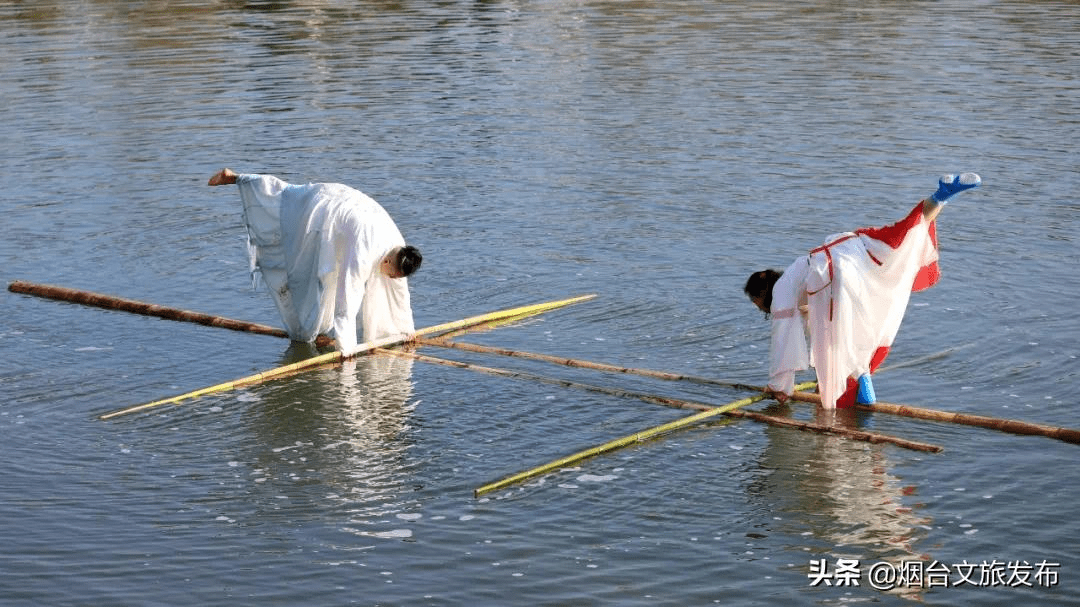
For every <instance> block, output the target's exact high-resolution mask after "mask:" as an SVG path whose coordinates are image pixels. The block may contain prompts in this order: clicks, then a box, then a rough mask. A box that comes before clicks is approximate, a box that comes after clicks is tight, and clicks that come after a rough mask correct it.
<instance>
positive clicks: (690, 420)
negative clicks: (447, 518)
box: [473, 394, 768, 497]
mask: <svg viewBox="0 0 1080 607" xmlns="http://www.w3.org/2000/svg"><path fill="white" fill-rule="evenodd" d="M766 398H768V397H767V396H766V395H765V394H757V395H754V396H749V397H747V398H742V399H739V400H736V401H732V402H730V403H727V404H726V405H722V406H719V407H713V408H711V409H708V410H705V411H701V412H700V413H695V414H694V415H690V416H688V417H683V418H681V419H677V420H675V421H672V422H668V423H666V424H661V425H659V426H654V427H652V428H649V429H647V430H641V431H640V432H634V433H633V434H628V435H626V436H623V437H621V438H617V439H615V440H611V441H608V442H606V443H604V444H602V445H598V446H596V447H592V448H590V449H585V450H583V451H578V452H577V453H573V454H571V455H567V456H566V457H560V458H559V459H557V460H555V461H553V462H549V463H547V464H544V465H542V466H537V467H535V468H531V469H529V470H526V471H524V472H519V473H517V474H512V475H510V476H507V477H505V478H502V479H500V480H497V481H495V482H492V483H488V484H486V485H482V486H480V487H477V488H476V490H475V491H474V492H473V493H474V495H475V496H476V497H480V496H481V495H484V494H486V493H491V492H492V491H498V490H499V489H503V488H505V487H508V486H510V485H513V484H515V483H520V482H522V481H526V480H528V479H530V478H535V477H537V476H540V475H543V474H547V473H549V472H552V471H554V470H558V469H560V468H565V467H566V466H570V465H573V464H576V463H577V462H580V461H582V460H585V459H588V458H590V457H595V456H597V455H600V454H602V453H608V452H611V451H615V450H616V449H621V448H623V447H626V446H628V445H633V444H635V443H639V442H642V441H645V440H649V439H650V438H653V437H656V436H659V435H661V434H666V433H668V432H673V431H675V430H678V429H680V428H685V427H686V426H690V425H692V424H696V423H698V422H700V421H702V420H706V419H708V418H710V417H715V416H717V415H721V414H723V413H727V412H729V411H734V410H735V409H738V408H739V407H745V406H747V405H750V404H753V403H756V402H758V401H760V400H764V399H766Z"/></svg>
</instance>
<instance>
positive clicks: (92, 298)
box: [8, 280, 333, 347]
mask: <svg viewBox="0 0 1080 607" xmlns="http://www.w3.org/2000/svg"><path fill="white" fill-rule="evenodd" d="M8 291H11V292H12V293H22V294H24V295H33V296H35V297H42V298H45V299H54V300H57V301H67V302H71V303H77V304H82V305H84V306H93V307H95V308H103V309H105V310H119V311H122V312H131V313H134V314H141V315H143V316H153V317H156V318H164V319H166V320H176V321H180V322H190V323H195V324H199V325H206V326H208V327H221V328H223V329H230V330H232V331H243V332H245V333H256V334H259V335H270V336H273V337H288V336H289V334H288V333H286V332H285V331H284V330H282V329H279V328H277V327H271V326H269V325H263V324H259V323H255V322H247V321H244V320H234V319H232V318H225V317H224V316H214V315H212V314H204V313H202V312H193V311H191V310H182V309H180V308H170V307H168V306H161V305H158V304H152V303H146V302H143V301H137V300H134V299H126V298H123V297H116V296H114V295H105V294H103V293H94V292H92V291H82V290H79V289H71V288H68V287H59V286H56V285H44V284H38V283H33V282H25V281H22V280H16V281H14V282H12V283H11V284H9V285H8ZM332 343H333V340H332V339H330V338H329V337H327V336H325V335H320V336H319V337H318V339H317V340H316V341H315V345H317V346H319V347H324V346H328V345H330V344H332Z"/></svg>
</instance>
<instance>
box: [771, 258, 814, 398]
mask: <svg viewBox="0 0 1080 607" xmlns="http://www.w3.org/2000/svg"><path fill="white" fill-rule="evenodd" d="M808 268H809V263H808V262H807V258H806V257H805V256H803V257H800V258H798V259H796V260H795V262H794V263H792V264H791V265H790V266H788V269H787V270H785V271H784V274H783V275H782V276H781V277H780V279H779V280H777V281H776V284H775V285H773V294H772V309H771V311H770V315H771V316H772V340H771V342H770V344H769V388H771V389H773V390H777V391H780V392H783V393H784V394H788V395H790V394H792V393H793V392H794V391H795V372H796V371H801V370H803V369H806V368H808V367H809V366H810V356H809V353H808V352H807V346H806V321H805V320H804V317H803V314H802V312H801V311H800V309H799V306H800V305H801V304H802V303H805V301H806V288H805V281H806V274H807V271H808Z"/></svg>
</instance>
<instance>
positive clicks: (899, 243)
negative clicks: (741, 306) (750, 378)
mask: <svg viewBox="0 0 1080 607" xmlns="http://www.w3.org/2000/svg"><path fill="white" fill-rule="evenodd" d="M922 211H923V203H919V204H918V205H917V206H916V207H915V208H914V209H912V211H911V213H909V214H908V216H907V217H905V218H904V219H902V220H900V221H898V222H896V223H895V224H892V225H890V226H885V227H881V228H863V229H860V230H856V231H855V232H846V233H844V234H837V235H835V236H832V237H830V238H829V239H828V240H827V241H826V243H825V244H824V245H823V246H821V247H818V248H816V249H814V250H812V251H810V252H809V253H808V254H807V255H804V256H802V257H799V258H798V259H796V260H795V261H794V263H792V264H791V265H790V266H789V267H788V268H787V270H785V271H784V273H783V275H782V276H781V277H780V279H779V280H777V282H776V284H775V285H774V286H773V293H772V309H771V315H772V343H771V345H770V355H769V362H770V377H769V387H770V388H772V389H773V390H778V391H782V392H784V393H786V394H789V395H790V394H791V393H792V391H793V390H794V385H795V372H796V371H800V370H803V369H806V368H808V367H811V366H812V367H814V369H815V371H816V372H817V378H818V391H819V392H820V393H821V402H822V405H823V406H825V407H826V408H834V407H841V408H844V407H850V406H852V405H854V404H855V394H856V391H857V378H858V377H859V376H860V375H862V374H863V373H873V372H874V371H875V370H876V369H877V368H878V366H879V365H880V364H881V362H882V361H884V360H885V357H886V355H888V353H889V347H890V346H891V345H892V342H893V339H894V338H895V337H896V332H897V331H898V330H899V328H900V323H901V321H902V320H903V319H904V312H905V311H906V309H907V304H908V299H909V298H910V296H911V293H912V292H913V291H920V290H922V289H926V288H929V287H931V286H933V285H934V284H935V283H937V281H938V279H939V278H940V276H941V273H940V270H939V269H938V264H937V261H938V250H937V231H936V227H935V224H934V222H932V221H929V222H928V221H926V219H925V218H924V217H923V212H922ZM807 333H809V339H810V347H809V350H808V349H807Z"/></svg>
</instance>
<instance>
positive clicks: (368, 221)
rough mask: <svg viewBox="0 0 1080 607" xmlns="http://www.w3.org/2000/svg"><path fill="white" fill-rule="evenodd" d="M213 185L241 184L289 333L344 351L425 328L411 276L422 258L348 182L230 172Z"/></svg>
mask: <svg viewBox="0 0 1080 607" xmlns="http://www.w3.org/2000/svg"><path fill="white" fill-rule="evenodd" d="M208 184H209V185H212V186H216V185H226V184H236V185H237V186H238V187H239V190H240V199H241V201H242V202H243V209H244V223H245V224H246V226H247V231H248V253H249V256H250V261H251V267H252V275H253V277H254V276H255V275H256V274H255V273H256V272H257V273H258V274H260V275H261V276H262V278H263V281H264V282H265V283H266V285H267V287H268V288H269V290H270V294H271V296H272V297H273V299H274V303H275V304H276V305H277V308H278V312H279V313H280V314H281V319H282V321H283V322H284V323H285V329H286V331H287V332H288V333H289V337H290V338H292V339H293V340H295V341H301V342H311V341H314V340H315V338H316V337H317V336H319V335H331V336H332V337H333V338H334V339H335V340H336V345H337V348H338V350H340V351H342V352H344V353H346V354H350V353H352V352H353V351H354V350H355V349H356V347H357V320H358V319H359V320H360V325H361V327H362V329H363V339H364V340H365V341H371V340H376V339H381V338H384V337H390V336H404V335H409V334H412V333H413V332H414V331H415V327H414V326H413V317H412V307H411V304H410V301H409V286H408V281H407V279H406V277H407V276H409V275H410V274H412V273H413V272H414V271H416V269H417V268H419V267H420V263H421V261H422V259H423V258H422V256H421V255H420V252H419V250H417V249H416V248H415V247H412V246H408V245H406V243H405V239H404V238H403V237H402V235H401V232H400V231H399V230H398V228H397V226H396V225H395V224H394V221H393V219H391V218H390V215H389V214H388V213H387V212H386V210H385V209H384V208H383V207H382V206H381V205H379V203H377V202H375V200H373V199H372V198H370V197H369V196H367V195H365V194H364V193H363V192H360V191H358V190H355V189H353V188H350V187H348V186H345V185H342V184H338V183H308V184H304V185H294V184H290V183H286V182H285V181H282V180H281V179H278V178H277V177H274V176H272V175H256V174H237V173H235V172H233V171H231V170H229V169H222V170H221V171H219V172H218V173H216V174H215V175H214V176H213V177H211V178H210V180H209V182H208Z"/></svg>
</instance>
